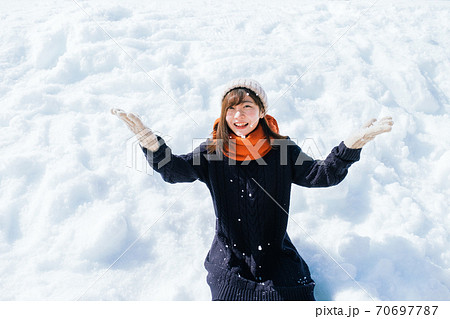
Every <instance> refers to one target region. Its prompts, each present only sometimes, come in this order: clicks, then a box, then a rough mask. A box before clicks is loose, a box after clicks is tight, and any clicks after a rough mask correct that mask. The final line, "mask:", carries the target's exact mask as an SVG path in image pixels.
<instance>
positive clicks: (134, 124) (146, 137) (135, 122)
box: [111, 109, 159, 152]
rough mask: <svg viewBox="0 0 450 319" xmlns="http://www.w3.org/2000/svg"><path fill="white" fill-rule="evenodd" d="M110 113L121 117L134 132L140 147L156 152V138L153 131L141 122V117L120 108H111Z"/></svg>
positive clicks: (157, 144)
mask: <svg viewBox="0 0 450 319" xmlns="http://www.w3.org/2000/svg"><path fill="white" fill-rule="evenodd" d="M111 113H112V114H113V115H116V116H117V117H118V118H119V119H121V120H122V121H123V122H124V123H125V124H126V125H127V126H128V128H129V129H130V130H131V131H132V132H133V133H134V134H136V137H137V139H138V140H139V143H140V144H141V146H142V147H145V148H146V149H148V150H149V151H151V152H156V151H157V150H158V148H159V143H158V139H157V137H156V135H155V134H153V132H152V131H151V130H150V129H149V128H148V127H146V126H145V125H144V123H142V121H141V119H140V118H139V117H138V116H137V115H136V114H134V113H126V112H125V111H123V110H121V109H111Z"/></svg>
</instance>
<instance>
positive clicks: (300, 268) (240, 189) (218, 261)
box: [143, 137, 361, 300]
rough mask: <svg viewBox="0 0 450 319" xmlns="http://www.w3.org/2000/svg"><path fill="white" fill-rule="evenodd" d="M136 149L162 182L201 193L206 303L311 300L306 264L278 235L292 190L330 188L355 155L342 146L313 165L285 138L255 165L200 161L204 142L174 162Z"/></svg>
mask: <svg viewBox="0 0 450 319" xmlns="http://www.w3.org/2000/svg"><path fill="white" fill-rule="evenodd" d="M158 139H159V141H160V144H161V146H160V148H159V149H158V150H157V151H156V152H154V153H151V152H150V151H147V149H145V148H144V149H143V151H144V153H145V155H146V157H147V161H148V162H149V164H150V165H151V167H153V169H154V170H155V171H157V172H159V173H160V174H161V176H162V178H163V179H164V180H165V181H166V182H169V183H179V182H193V181H195V180H197V179H198V180H200V181H202V182H203V183H205V184H206V186H207V187H208V189H209V191H210V193H211V196H212V200H213V204H214V210H215V214H216V232H215V237H214V239H213V242H212V245H211V249H210V251H209V252H208V255H207V257H206V260H205V268H206V269H207V271H208V276H207V282H208V284H209V286H210V288H211V293H212V299H213V300H314V293H313V291H314V281H313V280H312V279H311V275H310V272H309V269H308V266H307V264H306V263H305V261H304V260H303V259H302V257H301V256H300V254H299V253H298V251H297V249H296V248H295V247H294V245H293V244H292V242H291V240H290V239H289V236H288V234H287V232H286V228H287V223H288V212H289V202H290V194H291V185H292V183H294V184H297V185H300V186H305V187H328V186H332V185H336V184H338V183H339V182H340V181H342V180H343V179H344V177H345V176H346V175H347V171H348V168H349V167H350V165H351V164H353V163H354V162H355V161H357V160H359V156H360V152H361V150H360V149H358V150H355V149H349V148H347V147H346V146H345V145H344V143H341V144H340V145H339V146H337V147H335V148H333V150H332V151H331V153H330V154H329V155H328V157H327V158H326V159H325V160H323V161H322V160H313V159H312V158H311V157H309V156H308V155H306V154H305V153H303V152H302V150H301V149H300V147H299V146H298V145H297V144H295V143H294V142H292V141H291V140H290V139H286V140H282V141H281V142H280V141H278V142H279V143H278V144H279V145H278V146H277V147H275V148H272V150H270V151H269V152H268V153H267V154H266V155H265V156H264V157H262V158H261V159H259V160H250V161H244V162H239V161H234V160H231V159H229V158H227V157H225V156H223V155H222V156H220V154H219V155H217V154H209V155H208V154H207V150H206V145H207V144H206V142H205V143H203V144H201V145H200V146H199V147H198V148H196V149H195V150H194V151H193V152H191V153H189V154H185V155H174V154H172V151H171V149H170V148H169V147H168V146H167V145H166V144H165V143H164V140H163V139H161V138H160V137H158Z"/></svg>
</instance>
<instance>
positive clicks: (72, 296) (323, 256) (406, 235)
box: [0, 0, 450, 300]
mask: <svg viewBox="0 0 450 319" xmlns="http://www.w3.org/2000/svg"><path fill="white" fill-rule="evenodd" d="M448 21H450V3H449V2H448V1H398V2H395V3H393V2H391V1H382V0H380V1H375V3H374V2H373V1H315V2H314V3H310V2H307V1H304V2H299V1H293V0H282V1H278V2H276V3H272V2H268V1H266V2H261V1H259V2H258V1H246V2H244V3H241V2H237V1H226V2H221V3H212V2H210V1H184V2H180V1H172V0H164V1H152V2H151V3H142V2H141V1H127V2H126V4H125V3H124V2H122V1H118V0H116V1H113V0H111V1H99V0H94V1H81V0H77V1H75V0H73V1H51V0H46V1H40V2H35V1H24V0H22V1H9V2H8V1H2V3H1V4H0V39H1V46H0V105H1V113H0V147H1V152H0V203H1V205H0V272H1V273H2V276H1V277H0V287H1V288H0V299H1V300H77V299H80V300H209V299H210V292H209V288H208V286H207V284H206V270H205V269H204V268H203V260H204V258H205V256H206V253H207V252H208V249H209V246H210V244H211V241H212V238H213V235H214V224H215V217H214V213H213V207H212V202H211V199H210V197H209V193H208V190H207V189H206V187H205V186H204V185H202V184H201V183H200V182H195V183H192V184H176V185H170V184H166V183H164V182H163V181H162V179H161V178H160V177H159V176H158V175H157V174H154V173H153V172H152V171H151V169H150V168H148V167H146V166H145V165H144V163H143V162H142V160H143V158H142V154H141V153H140V151H139V150H138V149H137V147H136V141H135V140H134V139H133V136H132V134H131V133H130V132H129V131H128V129H127V128H126V126H125V125H124V124H123V123H121V122H120V121H119V120H118V119H117V118H115V117H113V116H112V115H111V114H110V113H109V110H110V108H112V107H120V108H123V109H125V110H127V111H133V112H136V113H138V114H140V115H141V117H142V118H143V120H144V122H145V123H146V124H148V125H149V127H151V128H152V129H153V130H154V131H157V132H160V134H161V135H163V136H164V137H165V138H166V140H168V141H169V142H168V143H169V144H170V146H171V147H172V148H173V150H174V152H175V153H186V152H189V151H190V150H192V147H193V146H195V145H198V144H199V143H200V142H201V141H202V140H203V139H205V138H206V137H208V136H209V134H210V132H211V129H212V124H213V121H214V120H215V119H216V118H217V117H218V115H219V95H220V93H221V92H222V89H223V85H224V84H225V83H227V82H228V81H229V80H231V79H234V78H238V77H252V78H255V79H257V80H258V81H259V82H260V83H261V84H262V85H263V87H264V88H265V90H266V92H267V94H268V97H269V104H270V105H271V108H270V110H269V114H271V115H273V116H274V117H275V118H276V119H277V120H278V122H279V126H280V129H281V133H282V134H285V135H289V136H290V137H291V138H293V139H296V140H297V142H298V143H299V145H302V144H304V149H305V150H309V151H310V153H313V154H314V156H315V157H318V158H323V157H325V156H326V155H327V154H328V152H329V151H330V150H331V148H332V147H333V146H335V145H337V144H338V143H339V142H340V141H341V140H342V139H344V138H345V137H346V136H347V135H348V134H349V133H351V132H352V131H353V130H355V129H357V128H358V127H359V125H362V124H363V123H364V122H365V121H366V120H367V119H369V118H372V117H377V118H381V117H383V116H387V115H390V116H392V117H393V118H394V121H395V125H394V129H393V130H392V132H390V133H389V134H385V135H381V136H379V137H377V138H376V139H375V140H374V141H372V142H370V144H368V145H366V147H364V150H363V152H362V157H361V160H360V162H358V163H356V164H355V165H354V166H353V167H352V168H351V169H350V172H349V175H348V176H347V178H346V179H345V180H344V181H343V182H342V183H341V184H340V185H338V186H336V187H333V188H327V189H305V188H300V187H297V186H294V187H293V190H292V201H291V215H290V216H291V218H290V223H289V226H288V232H289V234H290V237H291V239H292V240H293V242H294V244H295V245H296V247H297V248H298V250H299V251H300V253H301V255H302V257H303V258H304V259H305V260H306V261H307V262H308V264H309V266H310V269H311V271H312V275H313V278H314V280H315V281H316V282H317V286H316V298H317V299H318V300H371V298H373V299H376V300H449V298H450V252H449V249H448V247H450V233H449V231H450V217H449V215H448V209H449V206H450V205H449V197H450V191H449V188H450V181H449V176H450V164H449V163H450V151H449V149H450V139H449V136H450V125H449V124H450V121H449V112H450V102H449V99H450V97H449V93H448V92H450V60H449V53H450V24H449V23H448ZM353 279H354V280H353Z"/></svg>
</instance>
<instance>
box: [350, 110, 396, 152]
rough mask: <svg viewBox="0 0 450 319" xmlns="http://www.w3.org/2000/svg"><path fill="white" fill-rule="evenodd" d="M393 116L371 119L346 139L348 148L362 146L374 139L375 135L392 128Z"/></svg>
mask: <svg viewBox="0 0 450 319" xmlns="http://www.w3.org/2000/svg"><path fill="white" fill-rule="evenodd" d="M392 125H394V122H393V121H392V117H383V118H382V119H381V120H379V121H377V119H371V120H370V121H368V122H367V123H366V124H364V125H363V127H362V128H361V129H360V130H359V131H357V132H354V133H353V134H352V135H350V136H349V137H348V138H347V139H345V140H344V144H345V146H347V147H348V148H362V147H363V146H364V145H365V144H366V143H367V142H369V141H371V140H373V139H374V138H375V136H377V135H378V134H381V133H385V132H389V131H391V130H392Z"/></svg>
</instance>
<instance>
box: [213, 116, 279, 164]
mask: <svg viewBox="0 0 450 319" xmlns="http://www.w3.org/2000/svg"><path fill="white" fill-rule="evenodd" d="M265 118H266V121H267V124H269V127H270V128H271V129H272V131H274V132H276V133H279V129H278V123H277V121H276V120H275V119H274V118H273V117H272V116H270V115H266V116H265ZM219 121H220V119H217V120H216V121H215V122H214V126H213V139H214V140H216V135H217V126H218V124H219ZM271 148H272V147H271V146H270V143H269V141H268V140H267V139H266V136H265V134H264V131H263V129H262V126H261V125H259V123H258V126H257V127H256V128H255V129H254V130H253V131H252V132H251V133H250V134H248V135H247V136H246V137H245V138H242V137H240V136H237V135H236V134H234V133H233V132H231V133H230V139H229V145H225V144H224V145H223V154H224V155H225V156H227V157H229V158H231V159H234V160H236V161H245V160H255V159H259V158H261V157H263V156H264V155H266V154H267V153H268V152H269V151H270V150H271Z"/></svg>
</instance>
